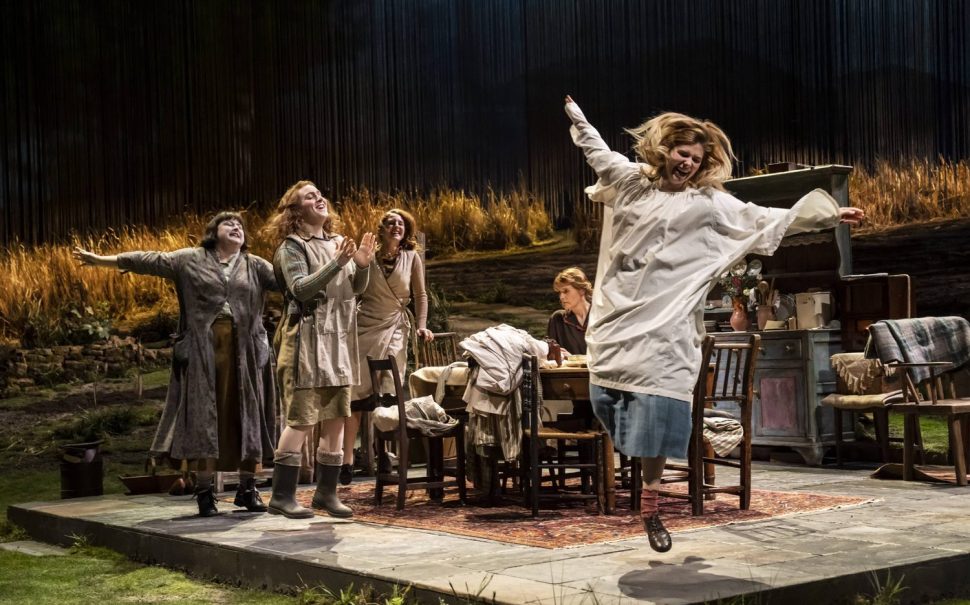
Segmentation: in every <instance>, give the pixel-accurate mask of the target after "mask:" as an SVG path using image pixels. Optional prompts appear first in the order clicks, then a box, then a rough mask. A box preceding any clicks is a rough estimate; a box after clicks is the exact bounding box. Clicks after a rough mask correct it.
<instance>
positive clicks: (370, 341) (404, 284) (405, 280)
mask: <svg viewBox="0 0 970 605" xmlns="http://www.w3.org/2000/svg"><path fill="white" fill-rule="evenodd" d="M416 231H417V229H416V227H415V220H414V217H413V216H412V215H411V213H410V212H407V211H406V210H401V209H400V208H394V209H391V210H388V211H387V212H386V213H385V214H384V216H383V217H382V218H381V224H380V226H379V227H378V237H379V239H380V243H379V245H378V248H377V251H376V253H375V259H374V261H373V262H372V263H371V268H370V279H369V280H368V282H367V289H366V290H364V293H363V294H361V295H360V301H359V303H358V306H357V340H358V345H359V351H360V352H359V359H360V368H361V376H360V382H359V383H358V384H357V386H355V387H354V388H353V391H352V393H351V401H352V402H354V403H356V404H357V405H356V406H354V407H355V408H358V407H360V408H361V409H363V407H365V406H361V405H360V403H361V402H363V401H365V400H367V399H368V398H369V397H370V395H371V393H373V392H374V388H373V385H372V384H371V379H370V374H369V373H368V371H367V356H368V355H369V356H371V357H373V358H374V359H387V357H388V356H392V357H394V359H395V361H397V367H398V369H399V371H400V372H401V373H402V374H403V372H404V369H405V368H406V367H407V359H408V355H407V350H408V347H407V344H408V340H409V337H410V335H411V331H412V330H414V331H415V334H416V336H417V337H418V338H420V339H421V340H423V341H425V342H430V341H431V340H433V339H434V334H432V332H431V330H428V329H427V321H428V294H427V291H426V289H425V281H424V262H423V261H422V260H421V254H420V245H419V244H418V242H417V239H416V238H415V232H416ZM412 294H413V298H414V315H413V316H412V315H411V311H410V310H409V309H408V305H409V304H410V303H411V299H412ZM389 386H390V385H389V384H388V385H387V387H389ZM387 391H388V389H387V388H385V392H387ZM359 427H360V410H359V409H355V410H354V411H353V413H352V415H351V416H349V417H348V418H347V419H346V422H345V424H344V459H343V465H342V466H341V468H340V482H341V483H343V484H344V485H347V484H348V483H350V482H351V480H352V479H353V465H354V443H355V441H356V439H357V430H358V428H359Z"/></svg>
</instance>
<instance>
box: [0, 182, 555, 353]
mask: <svg viewBox="0 0 970 605" xmlns="http://www.w3.org/2000/svg"><path fill="white" fill-rule="evenodd" d="M391 208H404V209H406V210H409V211H410V212H412V213H413V214H414V215H415V218H416V220H417V223H418V228H419V230H421V231H422V232H423V233H424V234H425V237H426V242H427V246H428V248H430V249H431V250H433V251H434V253H435V254H436V255H447V254H451V253H454V252H457V251H463V250H485V249H488V250H502V249H510V248H515V247H519V246H528V245H531V244H533V243H535V242H537V241H540V240H543V239H548V238H549V237H551V236H552V235H553V230H552V220H551V219H550V217H549V215H548V214H547V213H546V211H545V204H544V203H543V200H542V199H540V198H539V197H537V196H535V195H532V194H530V193H529V192H527V191H525V190H524V189H521V188H520V189H518V190H515V191H512V192H510V193H506V194H500V193H496V192H492V191H490V192H488V193H487V194H486V195H485V196H483V197H480V196H476V195H473V194H470V193H466V192H462V191H454V190H450V189H440V190H437V191H434V192H432V193H431V194H430V195H426V196H423V197H422V196H418V195H412V194H393V195H392V194H387V193H374V192H370V191H368V190H360V191H354V192H352V193H351V194H350V195H348V196H346V197H345V198H343V199H342V200H340V201H338V202H337V203H336V204H335V210H336V212H335V215H336V219H337V220H336V221H335V227H336V228H335V230H336V231H338V232H340V233H344V234H347V235H350V236H351V237H355V238H357V239H359V238H360V236H361V235H362V234H363V233H365V232H366V231H375V230H376V227H377V225H378V222H379V220H380V218H381V217H382V216H383V214H384V213H385V212H386V211H387V210H389V209H391ZM272 212H273V205H267V207H265V208H250V209H248V210H243V211H242V213H243V216H244V217H245V219H246V233H247V238H248V243H249V247H250V250H251V252H252V253H254V254H257V255H259V256H262V257H263V258H267V259H271V258H272V255H273V252H274V250H275V248H276V246H277V245H278V243H279V242H270V241H267V240H265V239H264V238H263V237H262V235H261V233H260V231H261V228H262V226H263V225H264V224H265V222H266V220H267V219H268V218H269V216H270V215H271V214H272ZM207 220H208V217H207V216H200V215H196V214H187V215H183V216H181V217H180V218H179V221H178V222H177V223H173V224H170V225H167V226H165V227H163V228H161V229H158V228H155V227H149V226H147V225H138V226H129V227H125V228H122V229H118V230H109V231H108V232H106V233H104V234H102V235H100V236H77V237H75V238H74V241H73V242H72V243H71V244H49V245H43V246H36V247H31V248H27V247H25V246H22V245H15V246H10V247H8V248H6V249H3V250H0V275H4V276H5V278H6V283H5V284H4V288H3V289H2V290H0V341H8V342H9V341H16V342H19V343H21V344H23V345H24V346H49V345H52V344H63V343H66V342H70V341H71V334H70V332H71V330H75V329H78V327H79V326H83V325H84V324H85V322H89V323H90V322H107V321H115V322H116V323H117V322H118V321H121V322H127V323H128V324H130V323H131V322H133V321H134V322H138V321H140V320H147V319H148V318H150V317H152V316H155V315H158V314H159V313H162V314H167V315H173V314H175V313H177V304H178V303H177V300H176V296H175V291H174V289H173V288H172V286H171V284H169V283H167V282H166V281H165V280H162V279H158V278H154V277H146V276H139V275H124V274H122V273H120V272H118V271H114V270H111V269H104V268H96V267H82V266H80V265H79V263H78V262H77V261H75V260H74V258H73V257H72V256H71V250H72V248H73V246H75V245H78V246H80V247H82V248H84V249H87V250H91V251H93V252H97V253H98V254H116V253H118V252H124V251H130V250H161V251H169V250H176V249H178V248H183V247H186V246H194V245H196V244H197V243H198V241H199V240H200V239H201V236H202V233H203V230H204V228H205V224H206V222H207Z"/></svg>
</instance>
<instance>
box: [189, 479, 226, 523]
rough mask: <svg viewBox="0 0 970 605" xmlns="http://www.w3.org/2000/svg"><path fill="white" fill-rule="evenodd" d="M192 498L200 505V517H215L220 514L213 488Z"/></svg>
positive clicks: (198, 492)
mask: <svg viewBox="0 0 970 605" xmlns="http://www.w3.org/2000/svg"><path fill="white" fill-rule="evenodd" d="M192 497H193V498H195V500H196V502H197V503H198V505H199V516H200V517H214V516H216V515H218V514H219V509H217V508H216V495H215V493H214V492H213V491H212V487H211V486H210V487H209V488H208V489H204V490H202V491H197V492H195V495H194V496H192Z"/></svg>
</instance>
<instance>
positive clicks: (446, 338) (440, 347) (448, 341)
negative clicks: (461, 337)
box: [414, 332, 461, 369]
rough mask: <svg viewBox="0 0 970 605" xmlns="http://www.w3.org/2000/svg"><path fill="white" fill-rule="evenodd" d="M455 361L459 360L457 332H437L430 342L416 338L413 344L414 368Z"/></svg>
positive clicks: (442, 364)
mask: <svg viewBox="0 0 970 605" xmlns="http://www.w3.org/2000/svg"><path fill="white" fill-rule="evenodd" d="M455 361H461V354H460V352H459V351H458V334H456V333H455V332H437V333H435V335H434V340H432V341H431V342H425V341H423V340H421V339H417V340H416V342H415V344H414V368H415V369H417V368H423V367H425V366H446V365H448V364H450V363H452V362H455Z"/></svg>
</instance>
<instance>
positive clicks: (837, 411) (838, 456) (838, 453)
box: [832, 408, 855, 468]
mask: <svg viewBox="0 0 970 605" xmlns="http://www.w3.org/2000/svg"><path fill="white" fill-rule="evenodd" d="M832 412H833V413H834V415H835V466H837V467H838V468H842V409H841V408H832ZM851 416H852V419H853V422H852V426H853V427H855V414H852V415H851ZM853 430H854V429H853Z"/></svg>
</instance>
